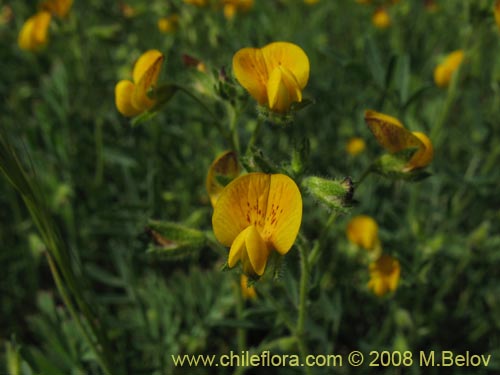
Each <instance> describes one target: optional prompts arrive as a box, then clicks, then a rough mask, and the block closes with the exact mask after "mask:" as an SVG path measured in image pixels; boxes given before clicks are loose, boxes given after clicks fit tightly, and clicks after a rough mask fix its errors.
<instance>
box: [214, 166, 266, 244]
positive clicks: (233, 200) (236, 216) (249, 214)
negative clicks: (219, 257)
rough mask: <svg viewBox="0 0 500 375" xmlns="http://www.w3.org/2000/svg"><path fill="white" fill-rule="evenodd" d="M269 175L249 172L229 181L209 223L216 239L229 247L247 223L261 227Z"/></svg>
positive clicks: (264, 212) (263, 219)
mask: <svg viewBox="0 0 500 375" xmlns="http://www.w3.org/2000/svg"><path fill="white" fill-rule="evenodd" d="M270 179H271V176H270V175H267V174H264V173H249V174H247V175H243V176H241V177H238V178H236V179H234V180H233V181H231V182H230V183H229V184H228V185H227V186H226V187H225V188H224V190H223V191H222V193H221V194H220V196H219V199H218V200H217V203H216V204H215V208H214V214H213V216H212V226H213V229H214V234H215V237H216V238H217V240H218V241H219V242H220V243H222V244H224V245H225V246H231V244H232V243H233V241H234V240H235V238H236V236H238V235H239V234H240V233H241V231H243V229H245V228H247V227H248V226H250V225H255V226H256V227H257V228H259V227H263V225H264V222H265V214H266V208H267V198H268V195H269V186H270Z"/></svg>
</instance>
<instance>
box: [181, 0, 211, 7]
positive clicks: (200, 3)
mask: <svg viewBox="0 0 500 375" xmlns="http://www.w3.org/2000/svg"><path fill="white" fill-rule="evenodd" d="M184 2H185V3H186V4H191V5H196V6H197V7H204V6H206V5H207V4H208V0H184Z"/></svg>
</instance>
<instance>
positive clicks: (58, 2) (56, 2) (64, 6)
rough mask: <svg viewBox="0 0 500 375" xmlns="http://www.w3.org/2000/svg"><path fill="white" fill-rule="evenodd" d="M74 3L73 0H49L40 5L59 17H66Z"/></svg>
mask: <svg viewBox="0 0 500 375" xmlns="http://www.w3.org/2000/svg"><path fill="white" fill-rule="evenodd" d="M72 5H73V0H47V1H44V2H43V3H42V4H41V5H40V7H41V9H42V10H46V11H48V12H50V13H52V14H53V15H55V16H57V17H59V18H64V17H66V16H67V15H68V13H69V11H70V9H71V6H72Z"/></svg>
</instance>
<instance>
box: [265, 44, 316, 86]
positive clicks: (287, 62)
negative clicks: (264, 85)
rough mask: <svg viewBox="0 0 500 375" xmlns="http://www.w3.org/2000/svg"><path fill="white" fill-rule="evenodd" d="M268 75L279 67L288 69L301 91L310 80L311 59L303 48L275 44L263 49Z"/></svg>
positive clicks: (293, 45)
mask: <svg viewBox="0 0 500 375" xmlns="http://www.w3.org/2000/svg"><path fill="white" fill-rule="evenodd" d="M262 55H263V58H264V61H265V64H266V67H267V72H268V74H271V72H273V71H274V69H276V68H277V67H279V66H283V67H285V68H287V69H288V70H289V71H290V72H291V74H292V75H293V76H294V77H295V80H296V81H297V83H298V86H299V88H300V89H303V88H304V87H306V85H307V81H308V80H309V69H310V67H309V59H308V57H307V55H306V53H305V52H304V50H303V49H302V48H300V47H299V46H297V45H295V44H293V43H289V42H274V43H270V44H268V45H266V46H265V47H263V48H262Z"/></svg>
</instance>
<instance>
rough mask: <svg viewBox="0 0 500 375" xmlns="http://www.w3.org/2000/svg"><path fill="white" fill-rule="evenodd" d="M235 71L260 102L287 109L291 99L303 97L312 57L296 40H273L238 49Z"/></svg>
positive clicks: (273, 107) (283, 110)
mask: <svg viewBox="0 0 500 375" xmlns="http://www.w3.org/2000/svg"><path fill="white" fill-rule="evenodd" d="M233 72H234V75H235V77H236V79H237V80H238V82H239V83H240V84H241V85H242V86H243V87H244V88H245V89H246V90H247V91H248V92H249V93H250V95H252V97H253V98H255V100H257V102H258V103H259V104H260V105H266V106H268V107H269V108H270V109H271V110H272V111H274V112H286V111H288V110H289V109H290V105H291V104H292V103H294V102H301V101H302V90H303V89H304V87H305V86H306V84H307V81H308V79H309V59H308V58H307V55H306V54H305V52H304V51H303V50H302V49H301V48H300V47H299V46H297V45H295V44H292V43H288V42H274V43H271V44H268V45H266V46H265V47H263V48H243V49H241V50H239V51H238V52H236V54H235V55H234V57H233Z"/></svg>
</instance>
